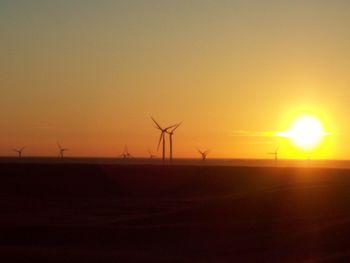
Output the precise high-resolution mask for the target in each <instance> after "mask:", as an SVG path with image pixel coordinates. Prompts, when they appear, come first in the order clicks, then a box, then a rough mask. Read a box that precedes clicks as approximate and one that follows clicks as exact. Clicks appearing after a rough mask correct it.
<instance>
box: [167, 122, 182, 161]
mask: <svg viewBox="0 0 350 263" xmlns="http://www.w3.org/2000/svg"><path fill="white" fill-rule="evenodd" d="M180 125H181V122H180V123H179V124H176V125H175V127H174V128H172V130H170V132H169V131H167V132H166V133H167V134H169V145H170V162H172V161H173V136H174V131H175V130H176V129H177V128H178V127H179V126H180Z"/></svg>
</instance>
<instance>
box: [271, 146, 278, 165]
mask: <svg viewBox="0 0 350 263" xmlns="http://www.w3.org/2000/svg"><path fill="white" fill-rule="evenodd" d="M279 149H280V147H279V146H278V147H277V148H276V150H275V151H274V152H271V153H268V154H270V155H274V156H275V161H276V162H277V161H278V151H279Z"/></svg>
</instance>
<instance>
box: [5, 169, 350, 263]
mask: <svg viewBox="0 0 350 263" xmlns="http://www.w3.org/2000/svg"><path fill="white" fill-rule="evenodd" d="M0 209H1V210H0V211H1V217H0V262H350V171H349V170H337V169H314V168H312V169H311V168H310V169H307V168H266V167H265V168H249V167H241V168H239V167H200V166H197V167H195V166H174V167H161V166H157V165H98V164H58V163H51V164H29V163H26V164H24V163H22V164H15V163H12V164H11V163H8V164H6V163H2V164H1V165H0Z"/></svg>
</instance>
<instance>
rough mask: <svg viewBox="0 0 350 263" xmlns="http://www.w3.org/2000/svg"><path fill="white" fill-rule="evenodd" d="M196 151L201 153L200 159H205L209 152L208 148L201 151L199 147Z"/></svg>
mask: <svg viewBox="0 0 350 263" xmlns="http://www.w3.org/2000/svg"><path fill="white" fill-rule="evenodd" d="M197 151H198V152H199V154H200V155H201V157H202V161H205V160H206V159H207V156H208V154H209V152H210V150H206V151H201V150H199V149H197Z"/></svg>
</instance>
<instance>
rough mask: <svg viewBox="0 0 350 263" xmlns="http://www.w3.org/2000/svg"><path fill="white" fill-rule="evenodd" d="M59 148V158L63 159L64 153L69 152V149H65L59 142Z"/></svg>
mask: <svg viewBox="0 0 350 263" xmlns="http://www.w3.org/2000/svg"><path fill="white" fill-rule="evenodd" d="M57 146H58V156H59V157H61V158H63V157H64V152H65V151H68V149H67V148H63V147H62V146H61V144H60V143H59V142H58V143H57Z"/></svg>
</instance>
